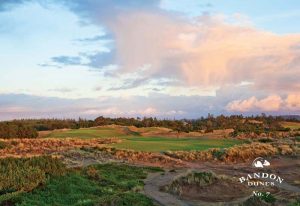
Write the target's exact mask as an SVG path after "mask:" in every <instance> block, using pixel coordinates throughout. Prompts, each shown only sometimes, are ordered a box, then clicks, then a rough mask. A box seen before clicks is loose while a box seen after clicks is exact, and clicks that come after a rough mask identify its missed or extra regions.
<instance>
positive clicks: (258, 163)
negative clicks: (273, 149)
mask: <svg viewBox="0 0 300 206" xmlns="http://www.w3.org/2000/svg"><path fill="white" fill-rule="evenodd" d="M268 166H270V162H269V161H268V160H266V159H264V158H262V157H258V158H256V159H255V160H254V161H253V162H252V167H256V168H264V167H268Z"/></svg>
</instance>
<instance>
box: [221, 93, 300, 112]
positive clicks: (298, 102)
mask: <svg viewBox="0 0 300 206" xmlns="http://www.w3.org/2000/svg"><path fill="white" fill-rule="evenodd" d="M226 108H227V110H228V111H235V112H249V111H250V112H251V111H252V112H254V111H262V112H276V111H300V95H297V94H289V95H288V96H287V97H286V99H282V98H281V97H280V96H278V95H270V96H268V97H266V98H263V99H260V100H259V99H257V98H256V97H254V96H252V97H250V98H248V99H244V100H235V101H232V102H230V103H228V104H227V106H226Z"/></svg>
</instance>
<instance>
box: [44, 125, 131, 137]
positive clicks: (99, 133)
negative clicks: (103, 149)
mask: <svg viewBox="0 0 300 206" xmlns="http://www.w3.org/2000/svg"><path fill="white" fill-rule="evenodd" d="M126 136H128V135H127V134H126V133H125V132H124V131H122V130H120V129H116V128H110V127H103V128H102V127H98V128H84V129H71V130H66V131H54V132H51V133H50V134H48V135H47V136H45V137H47V138H51V137H55V138H66V137H78V138H102V137H126Z"/></svg>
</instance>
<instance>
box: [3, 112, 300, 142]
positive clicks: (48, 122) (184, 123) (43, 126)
mask: <svg viewBox="0 0 300 206" xmlns="http://www.w3.org/2000/svg"><path fill="white" fill-rule="evenodd" d="M284 120H285V119H284V118H283V117H280V116H267V115H265V114H262V115H258V116H247V117H244V116H242V115H231V116H224V115H219V116H216V117H215V116H213V115H210V114H208V116H207V117H201V118H199V119H181V120H175V119H173V120H171V119H157V118H155V117H154V118H152V117H144V118H140V117H137V118H125V117H119V118H110V117H103V116H99V117H97V118H96V119H94V120H86V119H82V118H79V119H78V120H75V119H21V120H13V121H4V122H0V138H25V137H26V138H35V137H37V136H38V131H48V130H55V129H65V128H67V129H79V128H89V127H95V126H104V125H111V124H115V125H121V126H136V127H166V128H170V129H173V130H174V131H177V132H192V131H203V132H212V131H213V130H217V129H234V133H233V135H238V134H239V133H251V132H254V133H256V134H260V133H263V132H264V133H268V132H273V131H288V129H287V128H284V127H282V125H281V124H280V122H281V121H284ZM290 121H299V120H297V119H292V120H290Z"/></svg>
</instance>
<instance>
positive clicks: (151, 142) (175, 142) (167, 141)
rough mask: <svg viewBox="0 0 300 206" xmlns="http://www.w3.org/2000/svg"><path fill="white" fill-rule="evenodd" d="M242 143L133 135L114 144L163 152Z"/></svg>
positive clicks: (127, 147) (123, 147)
mask: <svg viewBox="0 0 300 206" xmlns="http://www.w3.org/2000/svg"><path fill="white" fill-rule="evenodd" d="M240 143H242V142H241V141H238V140H229V139H207V138H201V139H200V138H180V139H177V138H168V137H131V138H125V139H124V140H123V141H122V142H121V143H119V144H116V145H114V147H116V148H120V149H133V150H137V151H149V152H161V151H167V150H187V151H189V150H206V149H209V148H225V147H231V146H233V145H235V144H240Z"/></svg>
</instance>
